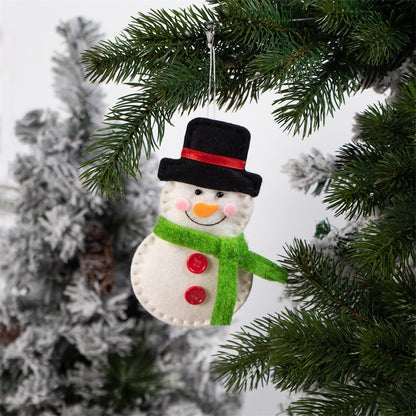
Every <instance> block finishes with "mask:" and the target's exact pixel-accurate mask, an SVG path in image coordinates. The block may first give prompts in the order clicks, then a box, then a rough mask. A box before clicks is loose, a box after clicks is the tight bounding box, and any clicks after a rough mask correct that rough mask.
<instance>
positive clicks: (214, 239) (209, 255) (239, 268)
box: [131, 118, 287, 327]
mask: <svg viewBox="0 0 416 416" xmlns="http://www.w3.org/2000/svg"><path fill="white" fill-rule="evenodd" d="M249 143H250V133H249V131H248V130H247V129H245V128H244V127H241V126H238V125H234V124H230V123H226V122H222V121H217V120H210V119H206V118H196V119H194V120H192V121H191V122H190V123H189V124H188V127H187V130H186V134H185V140H184V146H183V149H182V153H181V158H180V159H168V158H164V159H162V160H161V161H160V165H159V172H158V177H159V179H160V180H162V181H166V184H165V186H164V188H163V190H162V193H161V197H160V214H161V215H160V217H159V220H158V222H157V223H156V225H155V227H154V229H153V232H152V233H151V234H150V235H149V236H148V237H146V238H145V239H144V240H143V242H142V243H141V244H140V245H139V247H138V248H137V250H136V252H135V254H134V257H133V260H132V264H131V283H132V287H133V291H134V293H135V295H136V297H137V298H138V300H139V302H140V303H141V304H142V306H143V307H144V308H145V309H146V310H147V311H149V312H150V313H151V314H152V315H153V316H155V317H156V318H158V319H159V320H161V321H164V322H166V323H169V324H171V325H179V326H185V327H202V326H208V325H229V324H230V323H231V319H232V316H233V314H234V312H235V311H237V310H238V309H239V308H240V307H241V305H242V304H243V303H244V302H245V300H246V299H247V296H248V294H249V292H250V289H251V284H252V280H253V274H255V275H257V276H260V277H263V278H265V279H268V280H274V281H279V282H281V283H284V282H285V281H286V277H287V272H286V270H285V269H283V268H281V267H279V266H278V265H276V264H275V263H273V262H271V261H270V260H267V259H265V258H263V257H261V256H260V255H258V254H256V253H253V252H251V251H249V250H248V246H247V243H246V241H245V239H244V235H243V229H244V228H245V226H246V224H247V222H248V220H249V218H250V215H251V211H252V208H253V198H254V197H255V196H257V195H258V193H259V190H260V186H261V182H262V178H261V176H259V175H257V174H255V173H251V172H247V171H246V170H245V163H246V159H247V153H248V148H249Z"/></svg>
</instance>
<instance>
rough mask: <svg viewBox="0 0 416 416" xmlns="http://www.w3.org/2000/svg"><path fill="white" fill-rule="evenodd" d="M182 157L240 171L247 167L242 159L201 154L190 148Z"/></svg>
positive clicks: (183, 152) (185, 148) (184, 151)
mask: <svg viewBox="0 0 416 416" xmlns="http://www.w3.org/2000/svg"><path fill="white" fill-rule="evenodd" d="M181 157H183V158H185V159H192V160H196V161H197V162H202V163H208V164H209V165H216V166H224V167H226V168H232V169H238V170H244V168H245V166H246V161H245V160H242V159H235V158H233V157H227V156H221V155H214V154H212V153H206V152H201V151H200V150H195V149H189V148H188V147H184V148H183V149H182V153H181Z"/></svg>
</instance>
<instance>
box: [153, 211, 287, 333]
mask: <svg viewBox="0 0 416 416" xmlns="http://www.w3.org/2000/svg"><path fill="white" fill-rule="evenodd" d="M153 232H154V233H155V234H156V235H157V236H158V237H160V238H161V239H163V240H166V241H168V242H169V243H173V244H177V245H180V246H183V247H188V248H190V249H192V250H195V251H199V252H201V253H206V254H212V255H213V256H215V257H216V258H217V259H218V261H219V268H218V283H217V297H216V299H215V305H214V310H213V312H212V316H211V325H230V323H231V318H232V316H233V312H234V307H235V302H236V300H237V274H238V268H239V267H240V268H242V269H245V270H248V271H249V272H251V273H253V274H255V275H256V276H260V277H262V278H264V279H267V280H273V281H278V282H281V283H285V282H286V278H287V271H286V270H285V269H283V268H281V267H279V266H278V265H277V264H275V263H273V262H271V261H270V260H267V259H265V258H264V257H262V256H260V255H258V254H256V253H253V252H252V251H249V250H248V246H247V243H246V241H245V239H244V235H243V233H241V234H240V235H239V236H238V237H216V236H213V235H211V234H206V233H203V232H201V231H196V230H192V229H190V228H187V227H182V226H180V225H177V224H174V223H172V222H170V221H168V220H167V219H166V218H163V217H159V220H158V222H157V223H156V225H155V226H154V228H153Z"/></svg>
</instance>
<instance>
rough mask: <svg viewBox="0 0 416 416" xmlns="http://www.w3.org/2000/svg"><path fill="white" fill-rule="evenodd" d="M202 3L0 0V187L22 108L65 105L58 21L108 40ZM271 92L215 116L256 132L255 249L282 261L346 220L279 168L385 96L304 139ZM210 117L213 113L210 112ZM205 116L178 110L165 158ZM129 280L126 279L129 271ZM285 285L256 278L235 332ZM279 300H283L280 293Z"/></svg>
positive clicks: (266, 399) (364, 100) (347, 128)
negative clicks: (291, 128)
mask: <svg viewBox="0 0 416 416" xmlns="http://www.w3.org/2000/svg"><path fill="white" fill-rule="evenodd" d="M190 4H199V5H200V4H203V2H202V1H193V2H192V1H186V0H182V1H180V0H155V1H152V2H150V1H134V2H133V1H122V0H119V1H92V0H88V1H39V0H31V1H18V0H14V1H11V0H2V1H1V3H0V71H1V72H0V96H1V106H0V185H4V184H12V183H13V181H12V179H11V177H10V162H12V161H13V158H14V155H15V153H16V151H24V149H23V148H22V146H21V145H19V144H18V143H17V141H16V139H15V137H14V133H13V128H14V123H15V121H16V120H17V119H19V118H21V117H22V116H23V115H24V114H25V112H27V111H29V110H33V109H36V108H51V109H54V110H58V111H61V110H62V106H61V104H60V103H59V101H58V100H57V99H56V97H55V96H54V92H53V89H52V72H51V68H52V61H51V57H52V55H53V52H54V51H59V50H62V46H63V44H62V41H61V39H60V37H59V36H58V35H57V33H56V30H55V28H56V26H57V24H58V23H59V22H61V21H66V20H68V19H69V18H72V17H76V16H83V17H85V18H88V19H91V20H94V21H95V22H97V23H100V24H101V29H102V32H103V34H105V38H106V39H109V38H113V37H114V36H116V35H117V34H118V33H119V32H120V31H121V29H122V28H124V27H126V26H127V24H128V23H129V22H130V16H133V15H136V14H137V12H138V11H146V10H149V9H150V8H153V9H157V8H179V7H186V6H188V5H190ZM103 88H104V89H105V91H106V94H107V97H106V101H107V104H108V106H111V105H113V104H114V103H115V101H116V99H117V97H119V96H121V95H123V94H124V93H126V92H127V91H128V90H127V89H126V88H125V87H124V86H113V85H104V86H103ZM273 99H274V97H273V95H272V94H266V95H264V96H263V97H262V98H261V100H260V102H259V103H257V104H255V103H254V104H250V105H247V106H246V107H245V108H244V109H242V110H240V111H238V112H236V113H223V112H220V111H218V110H216V113H215V118H217V119H220V120H224V121H229V122H232V123H235V124H241V125H243V126H245V127H247V128H248V129H249V130H250V131H251V136H252V139H251V147H250V151H249V156H248V161H247V166H246V169H247V170H248V171H251V172H255V173H258V174H260V175H261V176H262V177H263V185H262V189H261V192H260V195H259V196H258V197H257V198H256V204H255V209H254V212H253V215H252V219H251V221H250V223H249V225H248V226H247V228H246V236H247V240H248V242H249V246H250V248H251V250H253V251H255V252H257V253H259V254H261V255H263V256H265V257H268V258H270V259H272V260H278V259H279V256H280V255H282V254H283V253H284V250H283V246H284V245H285V244H288V243H290V242H291V241H292V240H293V238H294V237H298V238H302V239H310V238H311V236H312V235H313V233H314V230H315V225H316V223H318V222H319V221H321V220H322V219H325V218H328V219H329V220H330V221H331V222H332V223H333V224H334V225H337V226H340V225H342V220H341V219H339V218H337V219H334V218H333V216H332V215H331V213H330V212H328V211H326V210H325V206H324V205H323V204H322V202H321V201H320V200H319V198H313V197H312V196H310V195H304V194H303V193H301V192H298V191H295V190H292V189H290V185H289V181H288V177H287V176H286V175H285V174H282V173H281V167H282V165H284V164H285V163H286V162H287V161H288V159H290V158H296V157H297V156H298V155H299V154H300V153H302V152H303V153H307V152H309V150H310V149H311V147H316V148H318V149H319V150H321V151H322V152H323V153H324V154H326V153H330V154H334V153H335V151H336V150H337V149H338V148H339V147H340V146H341V145H342V144H344V143H346V142H348V141H349V140H350V139H351V137H352V133H351V127H352V120H353V116H354V114H355V113H356V112H359V111H362V110H363V109H364V108H365V107H366V105H367V104H369V103H374V102H376V101H378V100H379V99H380V100H382V99H384V97H383V96H379V95H376V94H375V93H374V92H372V91H365V92H364V93H362V94H358V95H356V96H354V97H352V98H347V100H346V101H347V103H346V105H345V106H343V107H342V108H341V109H340V110H339V111H338V112H337V113H336V114H335V117H334V118H333V119H328V120H327V123H326V126H325V127H324V128H322V129H321V130H320V131H319V132H317V133H315V134H314V135H312V136H311V137H309V138H307V139H304V140H302V139H301V138H300V137H293V136H291V135H288V134H286V133H284V132H283V131H282V129H281V128H279V126H277V125H276V124H275V122H274V121H273V118H272V116H271V111H272V107H271V103H272V101H273ZM210 115H211V117H212V111H211V114H210ZM196 116H202V117H206V116H207V109H200V110H198V111H197V112H195V113H192V114H190V115H184V116H179V115H177V116H175V117H174V120H173V124H174V127H168V128H167V131H166V136H165V138H164V142H163V144H162V147H161V149H160V150H159V152H158V153H159V155H160V157H173V158H178V157H179V155H180V151H181V149H182V143H183V137H184V132H185V129H186V125H187V123H188V121H189V120H191V119H192V118H194V117H196ZM126 278H127V277H126ZM282 287H283V286H282V285H281V284H279V283H271V282H267V281H264V280H262V279H260V278H257V277H256V278H255V280H254V286H253V290H252V293H251V295H250V297H249V299H248V301H247V303H246V304H245V305H244V306H243V308H242V309H241V310H240V311H239V312H238V313H237V315H236V316H235V319H234V322H233V325H232V326H231V331H236V330H238V329H239V328H240V326H241V325H246V324H249V323H250V322H251V321H252V320H253V319H255V318H259V317H262V316H264V315H266V314H268V313H273V312H275V311H277V310H279V309H281V308H283V307H284V306H285V304H287V301H282V294H283V292H282ZM279 298H280V299H279ZM284 396H286V394H283V395H282V393H280V392H276V391H274V390H273V389H272V388H271V387H267V388H265V389H259V390H257V391H255V392H250V393H248V394H247V395H246V400H245V406H244V410H243V416H273V415H275V414H276V413H277V412H278V403H279V402H280V401H282V400H284Z"/></svg>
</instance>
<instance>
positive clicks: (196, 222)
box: [185, 211, 227, 227]
mask: <svg viewBox="0 0 416 416" xmlns="http://www.w3.org/2000/svg"><path fill="white" fill-rule="evenodd" d="M185 214H186V216H187V217H188V218H189V219H190V220H191V221H192V222H194V223H195V224H198V225H204V226H205V227H210V226H212V225H217V224H219V223H220V222H222V221H224V220H225V219H226V218H227V216H225V215H224V217H223V218H221V219H220V220H219V221H217V222H214V223H213V224H202V223H201V222H198V221H195V220H193V219H192V218H191V217H190V216H189V215H188V213H187V212H186V211H185Z"/></svg>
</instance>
